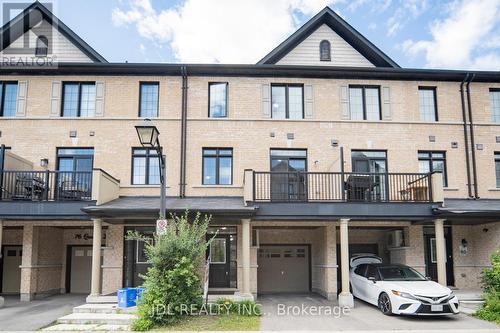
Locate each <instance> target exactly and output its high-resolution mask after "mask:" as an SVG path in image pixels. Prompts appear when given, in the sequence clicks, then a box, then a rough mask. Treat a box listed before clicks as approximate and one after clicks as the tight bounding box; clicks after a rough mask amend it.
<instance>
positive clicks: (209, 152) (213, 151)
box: [203, 149, 217, 156]
mask: <svg viewBox="0 0 500 333" xmlns="http://www.w3.org/2000/svg"><path fill="white" fill-rule="evenodd" d="M207 155H214V156H215V155H217V150H216V149H203V156H207Z"/></svg>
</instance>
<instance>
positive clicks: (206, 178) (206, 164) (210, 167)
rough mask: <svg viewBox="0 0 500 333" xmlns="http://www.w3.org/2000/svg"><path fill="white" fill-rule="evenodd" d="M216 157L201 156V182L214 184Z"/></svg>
mask: <svg viewBox="0 0 500 333" xmlns="http://www.w3.org/2000/svg"><path fill="white" fill-rule="evenodd" d="M216 160H217V159H216V158H215V157H204V158H203V184H205V185H215V184H216V181H217V179H216V164H217V163H216Z"/></svg>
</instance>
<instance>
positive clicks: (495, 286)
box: [482, 251, 500, 293]
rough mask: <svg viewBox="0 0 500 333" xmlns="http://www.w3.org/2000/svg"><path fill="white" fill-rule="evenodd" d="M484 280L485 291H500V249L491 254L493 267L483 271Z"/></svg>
mask: <svg viewBox="0 0 500 333" xmlns="http://www.w3.org/2000/svg"><path fill="white" fill-rule="evenodd" d="M482 282H483V289H484V291H485V292H487V293H488V292H490V291H492V292H500V251H496V252H494V253H493V254H492V255H491V268H487V269H485V270H484V271H483V275H482Z"/></svg>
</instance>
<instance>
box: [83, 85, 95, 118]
mask: <svg viewBox="0 0 500 333" xmlns="http://www.w3.org/2000/svg"><path fill="white" fill-rule="evenodd" d="M94 113H95V84H82V100H81V102H80V117H93V116H94Z"/></svg>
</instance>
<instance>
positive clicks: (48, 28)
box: [0, 20, 93, 62]
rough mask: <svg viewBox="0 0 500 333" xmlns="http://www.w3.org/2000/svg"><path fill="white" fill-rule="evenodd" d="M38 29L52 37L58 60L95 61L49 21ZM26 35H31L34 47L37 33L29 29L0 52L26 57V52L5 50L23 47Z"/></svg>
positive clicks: (53, 53) (54, 54)
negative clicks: (15, 52) (14, 52)
mask: <svg viewBox="0 0 500 333" xmlns="http://www.w3.org/2000/svg"><path fill="white" fill-rule="evenodd" d="M36 29H37V33H39V34H45V35H46V36H47V37H48V38H51V43H52V45H51V47H52V52H51V56H53V57H54V58H55V59H56V61H57V62H93V60H92V59H91V58H89V57H88V56H87V55H86V54H85V53H83V52H82V51H81V50H80V49H79V48H78V47H77V46H76V45H75V44H73V43H72V42H71V41H70V40H69V39H68V38H66V37H65V36H64V35H63V34H61V33H60V32H59V31H58V30H57V29H55V28H54V27H53V26H52V25H51V24H50V23H49V22H47V21H45V20H43V21H42V22H41V23H40V24H39V25H37V27H36ZM26 35H27V36H28V37H29V44H30V47H31V48H33V49H34V48H35V46H36V39H37V35H36V34H34V33H33V32H32V31H31V30H29V31H27V32H26V33H24V35H22V36H21V37H19V38H18V39H16V40H15V41H14V42H13V43H11V44H10V45H9V46H8V47H7V48H5V50H3V51H2V52H0V55H1V56H6V57H26V54H13V53H8V52H5V51H6V50H9V49H12V48H22V47H23V41H24V38H25V36H26ZM49 43H50V41H49ZM49 52H50V50H49ZM33 56H34V54H33Z"/></svg>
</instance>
